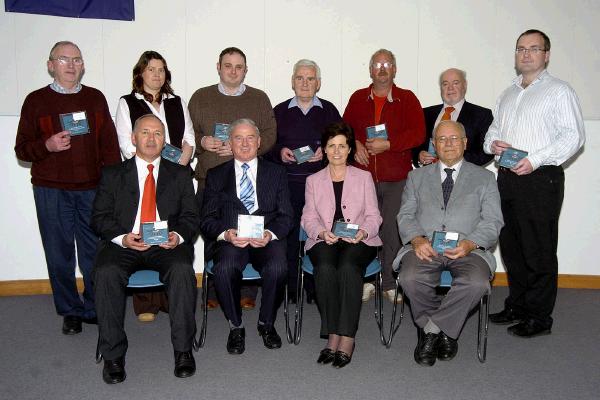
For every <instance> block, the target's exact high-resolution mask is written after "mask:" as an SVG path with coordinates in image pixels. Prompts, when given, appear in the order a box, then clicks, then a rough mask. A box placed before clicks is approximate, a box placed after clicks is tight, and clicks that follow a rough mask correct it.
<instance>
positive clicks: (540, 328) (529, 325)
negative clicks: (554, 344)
mask: <svg viewBox="0 0 600 400" xmlns="http://www.w3.org/2000/svg"><path fill="white" fill-rule="evenodd" d="M507 330H508V333H510V334H511V335H513V336H519V337H523V338H532V337H536V336H542V335H549V334H550V333H552V331H551V330H550V327H549V326H546V325H543V324H541V323H539V322H538V321H536V320H534V319H531V318H529V319H527V320H525V321H521V322H519V323H518V324H516V325H513V326H510V327H508V329H507Z"/></svg>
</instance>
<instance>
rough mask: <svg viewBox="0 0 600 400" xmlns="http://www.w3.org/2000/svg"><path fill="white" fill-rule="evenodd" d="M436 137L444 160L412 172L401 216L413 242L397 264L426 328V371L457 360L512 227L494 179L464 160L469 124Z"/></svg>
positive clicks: (421, 348)
mask: <svg viewBox="0 0 600 400" xmlns="http://www.w3.org/2000/svg"><path fill="white" fill-rule="evenodd" d="M433 139H434V146H435V150H436V153H437V154H438V156H439V161H438V162H437V163H435V164H430V165H427V166H425V167H423V168H419V169H415V170H413V171H411V172H410V173H409V174H408V179H407V183H406V188H405V189H404V193H403V195H402V205H401V207H400V212H399V213H398V218H397V219H398V227H399V231H400V237H401V239H402V242H403V243H407V244H406V245H405V246H404V247H402V248H401V249H400V251H399V252H398V255H397V257H396V259H395V260H394V263H393V266H394V268H395V269H396V270H397V271H398V270H399V274H400V275H399V277H400V284H401V285H402V288H403V289H404V293H405V295H406V296H407V297H408V298H409V299H410V304H411V310H412V314H413V319H414V321H415V323H416V325H417V326H418V331H419V339H418V343H417V347H416V348H415V361H416V362H417V363H419V364H421V365H425V366H432V365H433V364H434V363H435V361H436V359H438V360H451V359H452V358H454V356H455V355H456V352H457V351H458V342H457V339H458V336H459V335H460V331H461V329H462V326H463V324H464V322H465V320H466V318H467V315H468V313H469V311H470V310H471V309H473V308H474V307H475V306H476V305H477V304H478V302H479V299H480V298H481V296H483V295H484V294H485V293H488V292H489V291H490V284H489V279H490V277H491V275H492V274H493V272H494V270H495V268H496V263H495V260H494V256H493V255H492V254H491V252H490V251H489V249H490V248H491V247H492V246H493V245H494V244H495V243H496V241H497V240H498V235H499V234H500V229H501V228H502V226H503V225H504V221H503V219H502V212H501V210H500V195H499V194H498V187H497V185H496V180H495V179H494V174H493V173H492V172H490V171H488V170H486V169H484V168H482V167H479V166H476V165H474V164H471V163H470V162H468V161H465V160H464V159H463V153H464V151H465V148H466V147H467V138H466V136H465V129H464V127H463V126H462V124H460V123H459V122H454V121H443V122H440V124H439V125H438V126H437V127H436V129H435V131H434V133H433ZM436 231H437V232H440V233H441V235H444V234H445V238H446V239H453V238H456V240H455V241H454V243H455V244H456V245H455V247H452V245H448V243H452V242H447V243H446V246H438V242H437V241H433V242H432V239H433V235H434V232H436ZM440 233H436V236H438V235H440ZM443 247H450V248H446V249H443ZM444 269H447V270H449V271H450V273H451V274H452V286H451V288H450V290H449V291H448V294H447V295H446V296H445V297H441V296H439V295H437V294H436V292H435V288H436V286H438V284H439V282H440V275H441V273H442V271H443V270H444Z"/></svg>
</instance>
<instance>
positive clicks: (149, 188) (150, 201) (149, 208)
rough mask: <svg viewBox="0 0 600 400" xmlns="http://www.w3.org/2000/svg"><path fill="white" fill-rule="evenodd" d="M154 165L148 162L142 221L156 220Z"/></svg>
mask: <svg viewBox="0 0 600 400" xmlns="http://www.w3.org/2000/svg"><path fill="white" fill-rule="evenodd" d="M153 170H154V165H152V164H148V176H147V177H146V182H145V183H144V195H143V196H142V212H141V215H140V223H144V222H154V221H156V184H155V183H154V174H153V173H152V171H153Z"/></svg>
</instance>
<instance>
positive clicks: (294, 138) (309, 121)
mask: <svg viewBox="0 0 600 400" xmlns="http://www.w3.org/2000/svg"><path fill="white" fill-rule="evenodd" d="M320 88H321V69H320V68H319V66H318V65H317V63H316V62H314V61H311V60H305V59H303V60H299V61H298V62H297V63H296V64H295V65H294V70H293V73H292V89H293V90H294V93H295V96H294V97H292V98H291V99H288V100H286V101H284V102H283V103H280V104H278V105H277V106H275V108H274V112H275V120H276V121H277V142H276V143H275V146H273V148H272V149H271V153H270V156H271V159H272V160H273V161H275V162H277V163H280V164H283V165H284V166H285V168H286V170H287V175H288V185H289V189H290V196H291V201H292V207H293V208H294V221H293V227H292V230H291V232H290V235H289V237H288V241H287V259H288V288H289V290H290V298H291V299H295V298H296V296H295V291H296V281H297V277H298V250H299V249H298V247H299V242H298V231H299V229H300V217H301V216H302V208H304V186H305V184H306V178H307V177H308V176H309V175H312V174H313V173H315V172H317V171H319V170H320V169H322V168H323V163H322V159H323V152H322V149H321V134H322V133H323V128H325V126H327V125H329V124H331V123H333V122H338V121H340V120H341V119H342V117H341V116H340V113H339V112H338V110H337V108H335V106H334V105H333V104H332V103H330V102H329V101H327V100H324V99H320V98H318V97H317V96H316V94H317V92H318V91H319V89H320ZM305 146H308V147H310V151H312V152H314V155H312V156H311V157H310V158H309V159H308V160H306V161H304V160H303V159H300V160H297V159H296V156H295V155H294V150H297V149H302V150H307V149H306V148H305ZM296 154H300V153H298V151H296ZM309 282H310V281H307V292H308V301H310V299H311V298H312V297H313V294H314V287H313V285H311V283H309Z"/></svg>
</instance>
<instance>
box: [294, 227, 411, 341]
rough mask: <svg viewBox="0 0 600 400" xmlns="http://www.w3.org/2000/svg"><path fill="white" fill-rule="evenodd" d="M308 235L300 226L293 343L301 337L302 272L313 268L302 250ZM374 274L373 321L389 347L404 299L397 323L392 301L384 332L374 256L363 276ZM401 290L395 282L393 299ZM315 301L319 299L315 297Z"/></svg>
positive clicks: (377, 265) (308, 271) (380, 292)
mask: <svg viewBox="0 0 600 400" xmlns="http://www.w3.org/2000/svg"><path fill="white" fill-rule="evenodd" d="M306 239H308V236H307V234H306V232H305V231H304V229H302V228H300V235H299V240H300V253H299V266H300V268H298V286H297V288H296V309H295V313H294V334H293V343H294V344H299V343H300V340H301V339H302V316H303V312H304V274H305V273H306V274H311V275H312V274H313V271H314V268H313V265H312V262H311V261H310V258H309V257H308V256H307V255H306V252H305V251H304V242H306ZM373 275H375V311H374V314H375V321H376V322H377V327H378V328H379V339H380V341H381V344H382V345H384V346H386V347H387V348H389V347H390V346H391V344H392V338H393V337H394V335H395V334H396V331H397V330H398V328H399V327H400V324H401V323H402V317H403V315H404V301H403V299H402V297H400V318H399V321H398V324H396V323H395V319H396V309H397V306H398V304H397V303H396V302H394V305H393V309H392V319H391V321H390V329H389V332H388V334H387V337H386V334H385V332H384V323H383V304H382V299H383V291H382V276H381V264H380V263H379V259H378V258H375V259H373V261H371V263H370V264H369V265H368V266H367V270H366V271H365V275H364V277H365V278H368V277H370V276H373ZM400 291H401V289H400V285H398V284H397V283H396V297H395V300H398V296H399V292H400ZM316 300H317V302H318V301H319V299H316Z"/></svg>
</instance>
